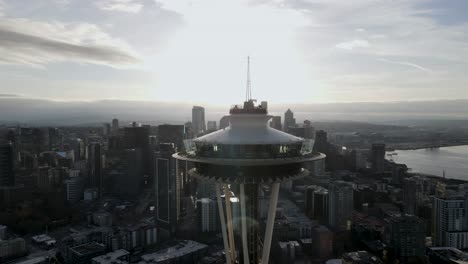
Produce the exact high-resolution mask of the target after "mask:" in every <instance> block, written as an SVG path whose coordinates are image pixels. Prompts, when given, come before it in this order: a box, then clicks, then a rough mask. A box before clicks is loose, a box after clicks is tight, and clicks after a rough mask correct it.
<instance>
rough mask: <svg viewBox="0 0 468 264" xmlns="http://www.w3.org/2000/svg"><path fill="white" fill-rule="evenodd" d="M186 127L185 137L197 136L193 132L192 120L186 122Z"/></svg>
mask: <svg viewBox="0 0 468 264" xmlns="http://www.w3.org/2000/svg"><path fill="white" fill-rule="evenodd" d="M184 128H185V136H184V139H191V138H194V137H195V133H194V132H193V126H192V122H190V121H188V122H185V124H184Z"/></svg>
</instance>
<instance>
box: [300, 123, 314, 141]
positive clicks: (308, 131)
mask: <svg viewBox="0 0 468 264" xmlns="http://www.w3.org/2000/svg"><path fill="white" fill-rule="evenodd" d="M303 127H304V138H305V139H312V138H314V137H315V128H314V127H313V126H312V122H310V121H309V120H305V121H304V125H303Z"/></svg>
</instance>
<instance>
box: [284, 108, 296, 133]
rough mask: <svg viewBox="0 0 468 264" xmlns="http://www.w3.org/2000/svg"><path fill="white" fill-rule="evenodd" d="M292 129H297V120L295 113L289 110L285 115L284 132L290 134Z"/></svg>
mask: <svg viewBox="0 0 468 264" xmlns="http://www.w3.org/2000/svg"><path fill="white" fill-rule="evenodd" d="M291 127H296V119H295V118H294V113H293V112H292V111H291V109H289V108H288V110H287V111H286V112H285V113H284V131H285V132H288V131H289V128H291Z"/></svg>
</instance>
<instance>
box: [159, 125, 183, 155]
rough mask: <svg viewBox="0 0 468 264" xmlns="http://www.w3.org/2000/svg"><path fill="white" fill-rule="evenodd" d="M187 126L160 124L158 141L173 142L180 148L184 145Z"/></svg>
mask: <svg viewBox="0 0 468 264" xmlns="http://www.w3.org/2000/svg"><path fill="white" fill-rule="evenodd" d="M184 138H185V126H184V125H159V126H158V142H159V143H173V144H175V145H176V147H177V148H178V149H181V148H182V147H183V145H184V142H183V141H184Z"/></svg>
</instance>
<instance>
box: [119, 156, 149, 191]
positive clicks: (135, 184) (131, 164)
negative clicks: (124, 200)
mask: <svg viewBox="0 0 468 264" xmlns="http://www.w3.org/2000/svg"><path fill="white" fill-rule="evenodd" d="M123 161H124V168H125V170H124V174H123V175H120V177H119V178H120V182H119V183H118V185H119V187H118V190H119V193H120V194H122V195H124V196H127V197H133V198H135V197H137V196H138V195H139V194H141V191H142V188H143V173H144V170H143V153H142V150H141V149H139V148H135V149H126V150H125V151H124V160H123Z"/></svg>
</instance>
